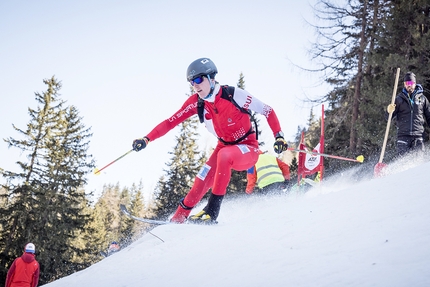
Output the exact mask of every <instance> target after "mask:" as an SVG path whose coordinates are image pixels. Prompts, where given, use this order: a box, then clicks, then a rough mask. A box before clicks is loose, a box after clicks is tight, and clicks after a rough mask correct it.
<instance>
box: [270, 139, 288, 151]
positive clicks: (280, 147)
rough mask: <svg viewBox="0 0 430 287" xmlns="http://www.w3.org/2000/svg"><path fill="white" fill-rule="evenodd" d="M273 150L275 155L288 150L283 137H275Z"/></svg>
mask: <svg viewBox="0 0 430 287" xmlns="http://www.w3.org/2000/svg"><path fill="white" fill-rule="evenodd" d="M273 149H274V150H275V152H276V153H281V152H283V151H286V150H287V149H288V144H287V142H286V141H285V140H284V138H283V137H280V136H278V137H276V140H275V143H274V144H273Z"/></svg>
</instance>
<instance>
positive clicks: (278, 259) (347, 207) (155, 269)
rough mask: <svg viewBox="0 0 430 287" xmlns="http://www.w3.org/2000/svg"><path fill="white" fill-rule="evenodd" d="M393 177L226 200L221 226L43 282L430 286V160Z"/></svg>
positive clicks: (164, 234) (196, 228) (163, 234)
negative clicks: (303, 191) (429, 176)
mask: <svg viewBox="0 0 430 287" xmlns="http://www.w3.org/2000/svg"><path fill="white" fill-rule="evenodd" d="M411 163H413V164H414V165H416V166H414V167H411V166H410V165H411ZM388 171H389V173H388V174H387V175H386V176H384V177H382V178H372V177H371V176H361V177H362V178H361V179H360V180H357V179H354V178H357V177H358V178H360V176H354V173H355V172H357V171H354V170H352V172H350V173H345V174H343V175H339V176H337V177H334V178H332V179H326V181H325V182H324V184H323V185H321V186H319V187H314V188H312V189H310V190H308V191H307V192H306V193H298V192H290V193H288V194H278V195H271V196H257V195H252V196H243V197H240V198H236V199H230V200H229V199H228V198H226V199H225V201H224V202H223V205H222V208H221V213H220V216H219V218H218V222H219V223H218V224H217V225H213V226H200V225H191V224H183V225H175V224H169V225H163V226H158V227H155V228H154V229H153V230H152V231H151V232H152V233H153V234H149V233H147V234H146V235H144V236H143V237H142V238H140V239H139V240H137V241H136V242H134V243H133V244H131V245H129V246H128V247H125V248H123V249H122V250H121V251H120V252H118V253H116V254H113V255H112V256H109V257H107V258H105V259H103V260H102V261H100V262H98V263H97V264H94V265H92V266H91V267H89V268H87V269H85V270H82V271H80V272H77V273H75V274H72V275H70V276H68V277H65V278H62V279H59V280H57V281H54V282H52V283H49V284H46V285H45V286H47V287H70V286H92V287H106V286H111V287H115V286H118V287H132V286H133V287H134V286H163V287H169V286H175V287H179V286H187V287H194V286H195V287H210V286H216V287H219V286H228V287H230V286H231V287H234V286H238V287H239V286H240V287H242V286H247V287H251V286H255V287H257V286H258V287H260V286H295V287H297V286H330V287H333V286H357V287H358V286H360V287H363V286H390V287H393V286H408V287H409V286H414V287H418V286H430V207H429V205H430V192H429V188H428V186H427V185H428V172H429V171H430V163H424V164H418V163H416V161H412V160H410V161H409V164H405V163H402V164H399V165H397V166H396V165H394V164H393V165H391V166H390V168H389V169H388ZM368 174H369V173H368ZM363 178H364V179H363ZM204 203H205V202H203V204H204ZM201 208H202V206H201V205H200V206H197V208H196V209H195V210H194V211H193V213H195V212H197V211H200V209H201ZM154 235H155V236H154Z"/></svg>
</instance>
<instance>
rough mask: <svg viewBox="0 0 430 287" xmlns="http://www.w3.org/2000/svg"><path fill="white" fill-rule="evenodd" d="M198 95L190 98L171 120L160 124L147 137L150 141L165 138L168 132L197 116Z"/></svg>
mask: <svg viewBox="0 0 430 287" xmlns="http://www.w3.org/2000/svg"><path fill="white" fill-rule="evenodd" d="M197 97H198V95H197V94H194V95H192V96H190V97H189V98H188V99H187V100H186V101H185V103H184V104H183V105H182V107H181V108H180V109H179V110H178V111H177V112H176V113H174V114H173V115H172V116H171V117H170V118H168V119H166V120H164V121H162V122H161V123H159V124H158V125H157V126H156V127H155V128H154V129H153V130H152V131H150V132H149V134H147V135H146V136H147V137H148V138H149V140H150V141H154V140H156V139H158V138H160V137H162V136H164V135H165V134H166V133H167V132H168V131H170V130H171V129H173V128H174V127H176V126H177V125H179V124H180V123H182V122H183V121H185V120H186V119H188V118H189V117H191V116H193V115H195V114H197V100H198V98H197Z"/></svg>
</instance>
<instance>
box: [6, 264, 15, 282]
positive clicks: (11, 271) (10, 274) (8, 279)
mask: <svg viewBox="0 0 430 287" xmlns="http://www.w3.org/2000/svg"><path fill="white" fill-rule="evenodd" d="M15 262H16V259H15V260H14V261H13V263H12V265H11V266H10V268H9V271H8V272H7V276H6V285H5V287H10V283H12V279H13V276H14V275H15V267H16V265H15Z"/></svg>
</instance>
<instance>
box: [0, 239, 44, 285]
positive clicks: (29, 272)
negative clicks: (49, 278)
mask: <svg viewBox="0 0 430 287" xmlns="http://www.w3.org/2000/svg"><path fill="white" fill-rule="evenodd" d="M35 252H36V247H35V246H34V244H33V243H28V244H27V245H25V248H24V254H22V256H21V257H18V258H16V259H15V260H14V261H13V263H12V265H11V266H10V268H9V271H8V272H7V276H6V284H5V287H36V286H37V284H38V283H39V273H40V269H39V263H38V262H37V261H36V256H35V255H34V253H35Z"/></svg>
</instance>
